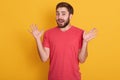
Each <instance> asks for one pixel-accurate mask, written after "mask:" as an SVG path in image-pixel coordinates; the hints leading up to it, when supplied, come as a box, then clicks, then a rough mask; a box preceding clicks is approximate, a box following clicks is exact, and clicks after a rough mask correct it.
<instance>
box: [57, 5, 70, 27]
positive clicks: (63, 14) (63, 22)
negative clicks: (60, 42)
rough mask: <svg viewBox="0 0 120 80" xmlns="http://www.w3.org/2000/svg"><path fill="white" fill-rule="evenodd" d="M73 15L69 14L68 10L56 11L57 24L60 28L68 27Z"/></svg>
mask: <svg viewBox="0 0 120 80" xmlns="http://www.w3.org/2000/svg"><path fill="white" fill-rule="evenodd" d="M70 18H71V15H70V14H69V12H68V10H67V8H65V7H60V8H58V9H57V10H56V22H57V24H58V27H59V28H64V27H66V26H67V25H68V24H69V22H70Z"/></svg>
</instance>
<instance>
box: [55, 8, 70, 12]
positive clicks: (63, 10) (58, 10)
mask: <svg viewBox="0 0 120 80" xmlns="http://www.w3.org/2000/svg"><path fill="white" fill-rule="evenodd" d="M56 12H68V10H67V8H66V7H59V8H58V9H57V10H56Z"/></svg>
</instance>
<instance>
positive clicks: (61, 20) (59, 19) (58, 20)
mask: <svg viewBox="0 0 120 80" xmlns="http://www.w3.org/2000/svg"><path fill="white" fill-rule="evenodd" d="M57 21H65V20H64V19H57Z"/></svg>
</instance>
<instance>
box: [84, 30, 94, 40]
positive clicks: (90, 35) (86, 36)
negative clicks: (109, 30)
mask: <svg viewBox="0 0 120 80" xmlns="http://www.w3.org/2000/svg"><path fill="white" fill-rule="evenodd" d="M95 36H96V28H93V29H92V30H90V31H89V32H88V33H86V32H84V33H83V40H84V41H85V42H88V41H90V40H91V39H93V38H95Z"/></svg>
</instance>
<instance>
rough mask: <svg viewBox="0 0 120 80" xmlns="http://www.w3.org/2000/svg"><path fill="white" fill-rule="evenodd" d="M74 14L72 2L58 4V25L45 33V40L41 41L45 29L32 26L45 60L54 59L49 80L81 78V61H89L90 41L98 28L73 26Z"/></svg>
mask: <svg viewBox="0 0 120 80" xmlns="http://www.w3.org/2000/svg"><path fill="white" fill-rule="evenodd" d="M73 13H74V10H73V7H72V6H71V5H70V4H69V3H66V2H60V3H59V4H57V6H56V22H57V26H56V27H55V28H52V29H50V30H48V31H46V32H45V34H44V37H43V43H42V41H41V40H40V38H41V36H42V34H43V32H42V31H39V30H38V28H37V26H36V25H31V29H32V31H31V33H32V35H33V36H34V38H35V40H36V43H37V47H38V51H39V54H40V57H41V60H42V61H43V62H46V61H47V60H48V58H50V68H49V76H48V80H81V74H80V72H79V62H80V63H84V62H85V60H86V58H87V56H88V52H87V45H88V41H90V40H91V39H93V38H94V37H95V35H96V29H92V30H91V31H90V32H88V33H86V32H85V31H83V30H82V29H79V28H77V27H75V26H73V25H71V24H70V20H71V18H72V16H73Z"/></svg>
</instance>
